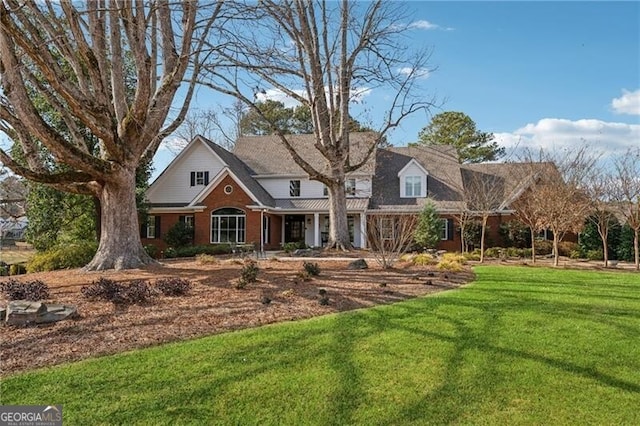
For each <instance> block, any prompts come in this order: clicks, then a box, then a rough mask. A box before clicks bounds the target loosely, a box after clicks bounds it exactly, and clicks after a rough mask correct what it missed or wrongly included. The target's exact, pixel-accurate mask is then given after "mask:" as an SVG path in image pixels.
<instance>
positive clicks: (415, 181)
mask: <svg viewBox="0 0 640 426" xmlns="http://www.w3.org/2000/svg"><path fill="white" fill-rule="evenodd" d="M404 188H405V189H404V193H405V196H407V197H420V196H421V195H422V177H421V176H407V177H406V178H405V181H404Z"/></svg>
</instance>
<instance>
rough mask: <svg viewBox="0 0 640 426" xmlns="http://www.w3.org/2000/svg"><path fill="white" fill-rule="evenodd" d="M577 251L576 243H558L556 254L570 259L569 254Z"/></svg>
mask: <svg viewBox="0 0 640 426" xmlns="http://www.w3.org/2000/svg"><path fill="white" fill-rule="evenodd" d="M578 249H579V246H578V243H572V242H571V241H560V243H558V252H559V253H560V256H567V257H571V252H572V251H575V250H578Z"/></svg>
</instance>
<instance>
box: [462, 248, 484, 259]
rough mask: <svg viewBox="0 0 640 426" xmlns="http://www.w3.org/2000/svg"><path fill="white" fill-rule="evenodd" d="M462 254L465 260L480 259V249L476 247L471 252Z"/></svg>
mask: <svg viewBox="0 0 640 426" xmlns="http://www.w3.org/2000/svg"><path fill="white" fill-rule="evenodd" d="M463 256H464V258H465V260H467V261H469V260H475V261H478V260H480V250H479V249H476V250H474V251H472V252H469V253H464V254H463Z"/></svg>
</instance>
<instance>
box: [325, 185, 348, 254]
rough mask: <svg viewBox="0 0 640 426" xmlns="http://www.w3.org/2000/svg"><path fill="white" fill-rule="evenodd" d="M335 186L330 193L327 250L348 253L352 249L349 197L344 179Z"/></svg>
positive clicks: (331, 187)
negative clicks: (348, 219) (348, 208)
mask: <svg viewBox="0 0 640 426" xmlns="http://www.w3.org/2000/svg"><path fill="white" fill-rule="evenodd" d="M337 181H338V182H337V183H336V184H335V185H332V186H330V187H329V188H328V189H329V192H330V194H331V196H330V197H329V242H328V243H327V248H335V249H340V250H344V251H347V250H349V249H351V241H350V238H349V226H348V223H347V195H346V191H345V188H344V178H343V179H337Z"/></svg>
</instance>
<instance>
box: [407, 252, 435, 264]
mask: <svg viewBox="0 0 640 426" xmlns="http://www.w3.org/2000/svg"><path fill="white" fill-rule="evenodd" d="M436 263H438V261H437V260H436V258H435V257H433V256H432V255H430V254H429V253H420V254H418V255H416V256H414V258H413V264H414V265H418V266H427V265H435V264H436Z"/></svg>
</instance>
